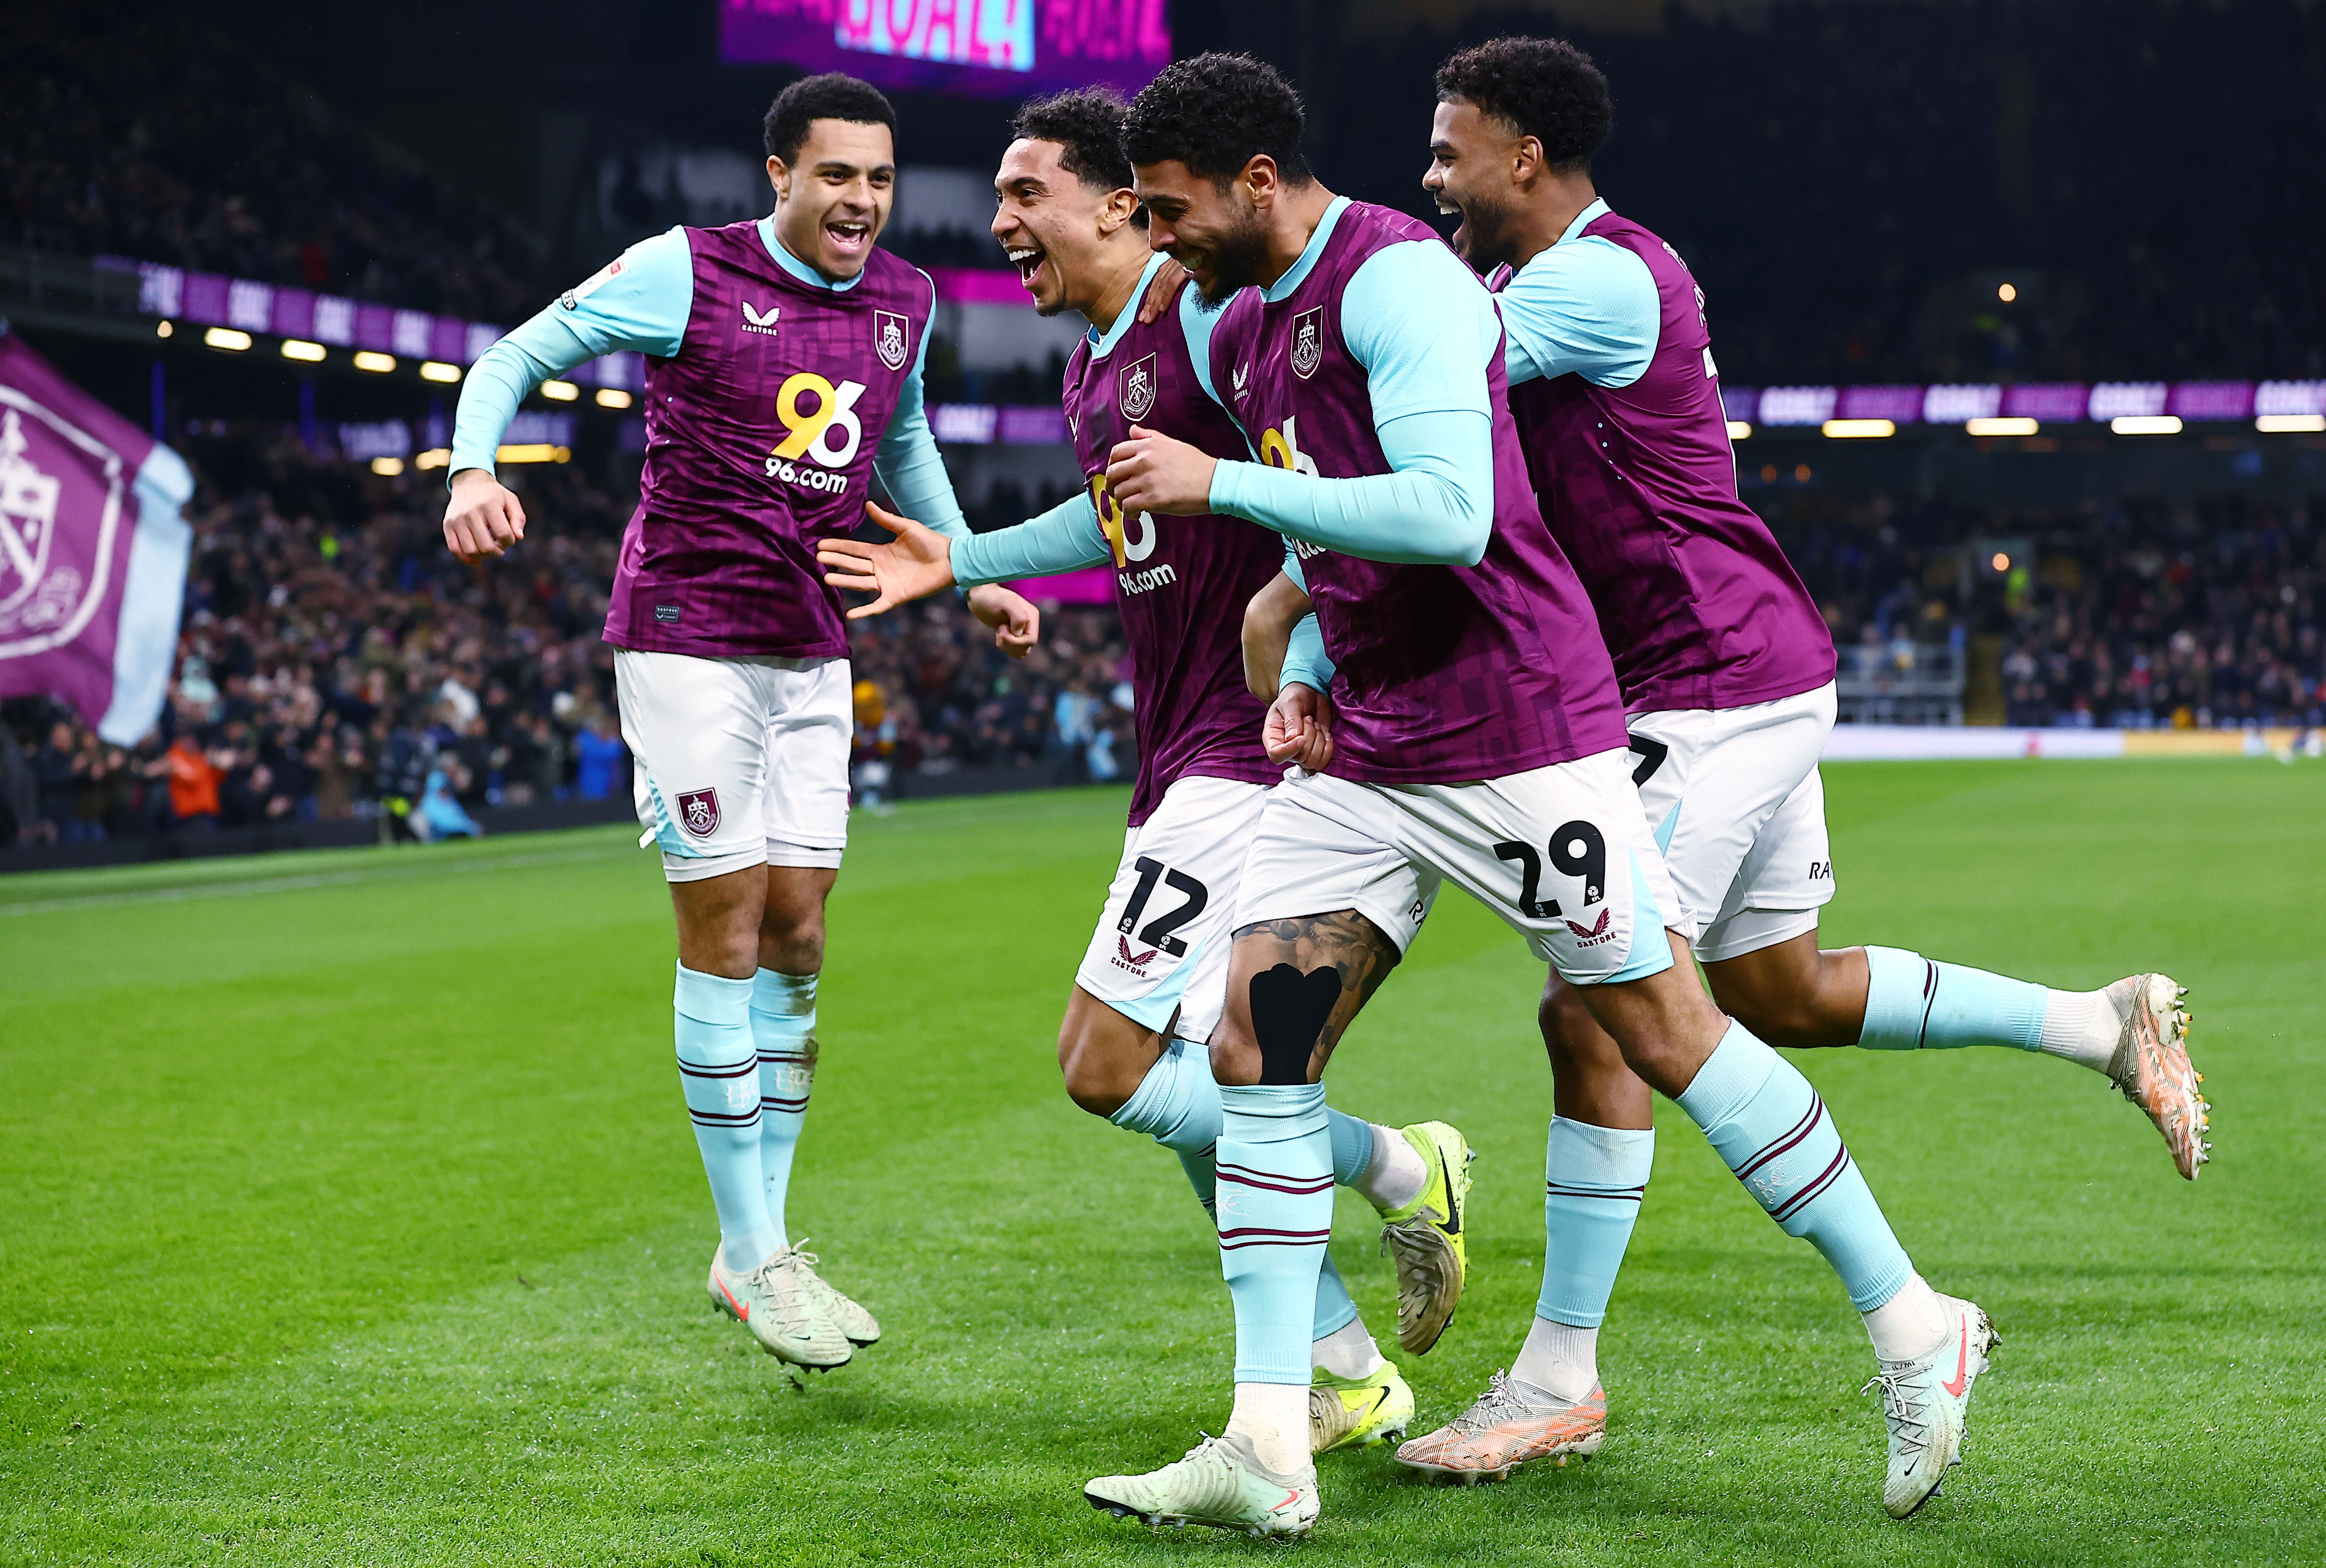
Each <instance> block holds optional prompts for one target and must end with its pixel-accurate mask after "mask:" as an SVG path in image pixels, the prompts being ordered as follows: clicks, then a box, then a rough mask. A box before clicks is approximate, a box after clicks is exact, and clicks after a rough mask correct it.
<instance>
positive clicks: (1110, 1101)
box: [1058, 1018, 1152, 1117]
mask: <svg viewBox="0 0 2326 1568" xmlns="http://www.w3.org/2000/svg"><path fill="white" fill-rule="evenodd" d="M1151 1065H1152V1063H1151V1062H1150V1063H1149V1066H1151ZM1058 1075H1059V1076H1060V1077H1061V1078H1063V1079H1064V1080H1065V1086H1066V1098H1067V1099H1071V1100H1073V1101H1074V1102H1075V1104H1076V1105H1078V1106H1080V1107H1081V1108H1082V1109H1084V1110H1086V1111H1088V1112H1090V1113H1091V1114H1092V1115H1093V1116H1106V1117H1111V1116H1112V1115H1113V1114H1114V1113H1115V1112H1116V1111H1118V1110H1121V1109H1122V1108H1123V1107H1124V1106H1125V1105H1127V1104H1129V1103H1130V1097H1131V1096H1132V1095H1134V1094H1136V1093H1138V1092H1139V1084H1140V1080H1141V1079H1143V1078H1144V1077H1145V1076H1146V1072H1145V1070H1144V1069H1143V1068H1136V1067H1134V1066H1133V1065H1132V1064H1131V1063H1130V1062H1126V1061H1124V1060H1123V1059H1122V1056H1121V1053H1120V1052H1118V1051H1110V1050H1109V1049H1107V1045H1106V1042H1105V1041H1104V1040H1103V1039H1102V1038H1100V1036H1099V1032H1098V1031H1095V1030H1093V1029H1090V1028H1088V1027H1085V1026H1084V1025H1082V1024H1081V1023H1079V1022H1078V1021H1076V1020H1075V1019H1072V1018H1069V1019H1068V1020H1067V1021H1066V1022H1065V1025H1062V1026H1061V1027H1060V1028H1059V1030H1058Z"/></svg>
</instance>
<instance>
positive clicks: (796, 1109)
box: [751, 970, 815, 1246]
mask: <svg viewBox="0 0 2326 1568" xmlns="http://www.w3.org/2000/svg"><path fill="white" fill-rule="evenodd" d="M751 1044H753V1045H754V1046H756V1047H758V1053H759V1176H760V1180H761V1181H763V1182H764V1183H766V1184H767V1189H768V1222H769V1223H770V1224H772V1225H773V1226H775V1228H776V1235H777V1237H778V1238H779V1239H781V1241H782V1243H783V1245H786V1246H789V1245H790V1243H791V1229H790V1227H789V1226H787V1225H786V1223H785V1222H784V1200H785V1199H786V1197H787V1196H788V1195H789V1194H790V1192H791V1186H792V1156H793V1155H795V1154H796V1153H798V1151H799V1138H800V1127H801V1126H802V1125H803V1124H804V1123H805V1121H806V1120H807V1097H808V1094H809V1091H810V1090H813V1089H814V1087H815V977H814V975H786V974H779V973H777V971H776V970H760V971H759V972H758V974H757V975H755V976H753V977H752V979H751Z"/></svg>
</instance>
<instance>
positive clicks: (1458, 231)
mask: <svg viewBox="0 0 2326 1568" xmlns="http://www.w3.org/2000/svg"><path fill="white" fill-rule="evenodd" d="M1437 213H1438V216H1439V217H1441V218H1460V219H1461V220H1462V221H1461V222H1459V223H1457V224H1456V225H1455V226H1454V236H1453V245H1454V250H1455V254H1456V255H1468V254H1469V252H1470V218H1469V214H1467V213H1465V212H1464V211H1463V210H1462V209H1461V208H1460V207H1459V206H1457V205H1456V204H1455V203H1454V202H1451V201H1448V200H1447V199H1445V198H1444V197H1442V196H1441V197H1439V198H1438V199H1437Z"/></svg>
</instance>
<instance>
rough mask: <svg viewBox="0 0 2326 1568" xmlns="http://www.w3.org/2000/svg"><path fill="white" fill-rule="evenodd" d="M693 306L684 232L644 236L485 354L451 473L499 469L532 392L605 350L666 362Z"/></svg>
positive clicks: (460, 424) (474, 373)
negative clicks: (512, 426) (501, 451)
mask: <svg viewBox="0 0 2326 1568" xmlns="http://www.w3.org/2000/svg"><path fill="white" fill-rule="evenodd" d="M693 309H694V256H693V252H692V251H691V250H690V249H689V248H688V247H687V243H686V234H685V231H684V230H683V229H679V228H673V229H671V230H670V231H669V232H668V233H665V234H658V235H656V236H655V237H653V238H652V239H642V240H640V241H638V243H637V244H636V245H634V246H630V248H629V249H628V250H626V251H624V252H623V253H622V254H621V255H619V257H617V258H616V259H615V260H614V261H612V262H609V263H608V264H606V265H605V266H604V267H602V268H600V270H599V272H598V273H597V274H596V275H595V276H593V277H591V279H590V280H589V281H588V282H586V283H581V285H579V286H578V287H575V288H572V289H570V290H568V291H567V292H564V293H563V294H561V295H559V296H558V299H557V302H556V303H555V304H554V305H552V306H550V307H549V309H547V310H545V311H542V312H541V313H540V314H539V315H537V316H535V317H534V318H533V319H532V320H529V321H527V322H526V323H525V325H523V326H521V327H519V328H518V329H516V331H514V332H511V333H510V334H509V335H508V336H507V337H506V338H504V339H501V340H500V341H499V342H498V343H496V344H494V345H493V346H492V347H491V348H488V349H486V350H485V352H484V354H483V356H482V357H480V358H479V359H478V361H477V362H476V364H475V365H473V366H470V369H469V374H468V376H467V378H466V379H465V380H464V381H463V382H462V384H461V406H460V410H459V413H457V414H456V415H455V416H454V420H453V425H452V460H451V464H450V465H448V468H447V472H446V476H445V477H446V478H447V479H448V480H449V479H450V478H451V476H452V475H454V474H458V473H459V472H461V470H462V469H484V470H485V471H486V472H488V473H489V472H491V471H492V467H493V453H494V451H495V450H496V449H497V448H498V447H499V445H500V442H501V432H502V431H506V430H507V429H508V423H509V421H510V420H511V419H512V418H514V417H515V416H516V411H517V405H518V404H521V403H523V402H524V401H525V400H526V397H528V396H529V395H531V394H532V392H533V389H534V388H535V387H536V386H539V385H541V384H542V383H543V382H544V381H546V380H548V379H549V378H550V377H551V376H557V375H561V374H563V372H565V371H568V370H571V369H572V368H573V367H574V366H577V365H580V364H581V363H583V362H584V361H586V360H591V359H595V358H596V357H598V356H600V354H612V353H618V352H623V351H628V352H630V353H635V354H652V355H654V356H655V357H657V358H664V359H667V358H668V357H671V356H672V355H674V354H675V353H677V352H678V349H679V345H680V344H682V343H684V341H685V340H686V319H687V317H688V315H690V314H691V313H692V312H693Z"/></svg>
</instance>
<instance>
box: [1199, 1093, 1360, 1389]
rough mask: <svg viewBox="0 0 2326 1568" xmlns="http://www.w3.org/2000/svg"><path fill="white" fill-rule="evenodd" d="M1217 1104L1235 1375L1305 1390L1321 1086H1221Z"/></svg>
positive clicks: (1315, 1262)
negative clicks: (1218, 1105) (1233, 1328)
mask: <svg viewBox="0 0 2326 1568" xmlns="http://www.w3.org/2000/svg"><path fill="white" fill-rule="evenodd" d="M1220 1111H1221V1115H1220V1144H1219V1214H1220V1266H1221V1272H1222V1273H1223V1274H1224V1275H1225V1276H1227V1282H1228V1294H1230V1295H1231V1296H1233V1297H1234V1299H1235V1315H1236V1366H1235V1380H1236V1381H1237V1382H1239V1383H1294V1384H1298V1385H1301V1386H1303V1387H1306V1386H1307V1382H1308V1373H1309V1355H1308V1347H1309V1344H1310V1342H1311V1335H1310V1329H1311V1328H1312V1326H1313V1325H1314V1322H1315V1319H1316V1307H1317V1278H1318V1274H1319V1270H1320V1267H1321V1265H1322V1263H1323V1260H1324V1257H1325V1240H1326V1237H1327V1236H1328V1235H1330V1234H1331V1231H1332V1227H1333V1135H1332V1132H1331V1130H1330V1128H1328V1127H1327V1126H1326V1120H1325V1088H1324V1085H1322V1084H1319V1083H1255V1084H1239V1085H1224V1084H1223V1085H1222V1086H1221V1088H1220Z"/></svg>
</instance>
